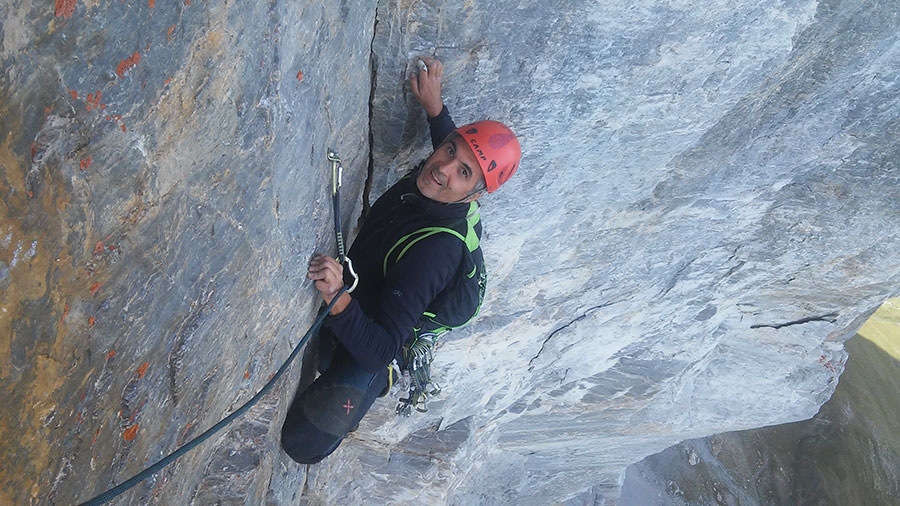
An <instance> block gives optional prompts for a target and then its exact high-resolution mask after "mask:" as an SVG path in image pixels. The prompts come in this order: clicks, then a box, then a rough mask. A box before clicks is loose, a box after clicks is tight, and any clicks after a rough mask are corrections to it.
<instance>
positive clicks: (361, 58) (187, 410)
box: [0, 0, 375, 504]
mask: <svg viewBox="0 0 900 506" xmlns="http://www.w3.org/2000/svg"><path fill="white" fill-rule="evenodd" d="M52 5H53V4H52V3H50V4H48V3H46V2H44V3H40V4H39V3H32V2H3V3H2V5H0V12H2V18H3V20H4V24H3V32H2V33H3V36H2V41H3V46H2V53H0V58H2V67H3V69H4V70H3V74H2V81H0V97H2V98H0V104H2V106H0V112H2V127H0V164H2V175H0V192H2V195H3V203H2V207H0V219H2V222H0V286H2V289H3V296H2V314H0V372H2V392H3V394H2V395H3V400H4V404H5V405H6V407H5V408H4V409H3V410H2V412H0V434H2V437H3V439H4V441H6V443H5V444H4V447H3V455H4V458H3V459H2V463H0V482H2V487H0V490H2V492H0V503H2V504H30V503H34V504H73V503H74V502H75V501H76V500H86V499H89V498H90V497H92V496H93V495H94V494H97V493H100V492H102V491H103V490H104V489H106V488H107V487H109V486H111V485H114V484H117V483H119V482H121V481H124V480H125V479H127V478H129V477H130V476H132V475H133V474H135V473H136V472H138V471H139V470H141V469H142V468H143V467H144V466H146V465H148V464H150V463H152V462H154V461H156V460H157V459H159V458H160V457H162V456H163V455H165V454H167V453H169V452H170V451H172V450H174V449H175V448H176V447H177V445H180V444H183V443H184V442H186V441H187V440H189V439H190V438H192V437H193V436H196V435H198V434H199V433H200V432H201V431H203V430H205V429H206V428H208V427H209V426H211V425H213V424H214V423H215V422H217V421H218V420H219V419H220V418H222V417H223V416H224V415H225V414H227V413H228V412H230V411H232V410H234V409H235V408H236V407H237V406H239V405H240V404H241V403H242V402H243V401H244V400H246V399H248V398H249V397H250V396H251V394H253V393H255V392H256V391H257V390H258V389H259V388H260V387H261V386H262V385H263V384H264V383H265V381H266V379H267V377H268V376H269V375H270V374H271V373H273V372H274V371H275V370H276V369H277V368H278V366H279V365H280V364H281V362H282V361H283V360H284V358H286V357H287V355H288V353H289V352H290V350H291V347H292V346H293V345H294V344H295V343H296V342H297V339H298V338H299V337H300V335H302V333H303V332H305V330H306V327H307V326H308V325H309V321H310V316H311V315H312V314H313V312H314V311H315V309H316V308H315V306H316V305H317V301H316V300H315V298H314V297H313V296H312V293H311V292H310V291H309V290H310V287H309V284H308V283H307V282H306V281H305V280H304V279H305V278H304V274H305V272H306V259H307V258H308V255H309V254H310V253H312V251H313V250H315V249H331V248H333V247H334V246H333V241H334V239H333V238H332V234H331V226H332V225H331V215H330V207H329V206H328V196H329V193H330V191H329V188H330V187H329V185H330V177H331V173H330V167H329V165H328V164H327V161H326V159H325V152H326V148H327V147H329V146H331V147H333V148H335V149H337V150H338V151H339V152H340V153H341V154H342V155H343V156H344V158H345V159H346V160H347V166H348V167H352V168H356V169H357V172H356V174H355V176H354V177H348V180H347V182H346V187H345V191H346V192H347V195H348V196H352V195H358V194H359V193H360V192H361V190H362V186H363V182H364V180H365V166H366V164H367V163H368V161H367V160H368V107H367V102H368V98H369V94H370V86H369V76H370V64H369V55H370V45H371V40H372V19H373V17H374V8H375V6H374V3H370V4H368V5H365V4H360V5H356V4H355V5H354V6H353V7H352V8H351V7H350V6H349V3H347V2H328V3H319V2H282V3H269V2H252V3H244V2H241V3H223V2H212V3H206V2H198V1H193V2H191V1H184V2H182V1H181V0H179V1H177V2H154V1H152V0H151V1H149V2H146V1H145V2H134V3H130V2H127V3H126V2H86V3H81V2H75V1H74V0H72V1H58V2H56V6H57V9H56V10H55V11H54V9H53V8H52ZM291 376H292V377H291V378H290V379H289V380H288V381H286V382H282V383H281V384H280V385H279V387H278V389H277V391H276V394H275V395H273V396H270V397H269V398H267V399H266V400H265V401H264V402H263V403H261V405H259V406H257V407H256V408H254V409H253V410H252V411H251V412H250V413H249V414H248V415H247V416H245V417H244V418H243V419H242V420H241V421H240V422H239V423H237V424H234V425H233V426H232V427H229V429H228V430H227V431H224V432H223V433H222V435H221V436H217V437H216V438H214V439H213V440H212V441H210V442H208V443H207V444H205V445H204V446H202V447H201V448H200V449H198V450H196V451H194V452H193V453H191V454H189V455H188V456H186V457H185V458H183V459H181V460H180V461H179V462H177V463H176V464H174V465H172V466H170V467H169V468H167V469H166V470H164V471H163V472H162V473H160V474H159V475H157V477H156V479H155V480H148V481H146V482H144V483H142V484H141V485H140V486H139V487H137V489H136V491H135V492H131V493H130V495H129V496H126V498H124V499H123V500H122V502H121V503H122V504H140V503H147V502H155V501H156V499H155V498H158V501H159V503H161V504H188V503H189V502H191V500H194V501H195V503H196V504H215V503H218V504H233V503H244V502H245V501H246V502H247V503H248V504H262V503H264V502H265V499H264V498H265V497H266V496H267V495H268V484H269V483H270V481H271V475H272V473H273V472H279V471H280V470H281V469H284V466H285V463H286V462H290V459H288V458H286V457H285V456H284V455H283V454H281V453H280V452H278V451H275V449H276V448H278V446H277V444H278V442H277V437H276V436H277V434H278V429H279V428H280V418H281V417H282V416H283V411H284V408H285V407H286V403H287V402H288V401H289V400H290V397H291V395H293V388H294V385H293V384H292V383H294V382H296V381H297V377H298V376H299V370H298V368H294V373H293V374H292V375H291ZM291 473H292V474H291V476H290V477H289V478H290V480H293V481H294V482H297V483H301V484H302V482H303V479H304V477H305V471H304V469H303V468H301V467H299V466H293V467H291ZM290 480H289V481H290ZM281 488H282V491H280V492H279V494H285V496H286V497H291V495H292V494H294V493H297V492H298V491H299V485H298V486H294V487H293V489H292V490H288V489H289V488H290V485H289V484H288V485H283V486H282V487H281ZM283 490H287V492H283ZM281 502H282V503H283V504H288V503H291V501H288V500H285V501H281Z"/></svg>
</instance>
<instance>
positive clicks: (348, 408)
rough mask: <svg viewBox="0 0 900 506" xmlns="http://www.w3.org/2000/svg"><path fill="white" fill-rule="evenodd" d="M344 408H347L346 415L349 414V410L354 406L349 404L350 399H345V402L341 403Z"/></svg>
mask: <svg viewBox="0 0 900 506" xmlns="http://www.w3.org/2000/svg"><path fill="white" fill-rule="evenodd" d="M343 407H344V408H347V415H348V416H349V415H350V410H351V409H353V408H354V406H353V404H350V399H347V404H344V405H343Z"/></svg>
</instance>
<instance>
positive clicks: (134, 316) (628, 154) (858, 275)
mask: <svg viewBox="0 0 900 506" xmlns="http://www.w3.org/2000/svg"><path fill="white" fill-rule="evenodd" d="M607 4H608V5H607ZM612 4H613V3H611V2H606V3H603V4H602V5H601V4H598V3H596V2H577V1H566V0H559V1H554V2H550V3H549V4H548V3H547V2H538V1H536V0H535V1H531V0H524V1H520V2H514V3H513V2H504V3H500V2H471V1H449V2H437V1H433V0H425V1H417V2H410V1H395V2H387V1H381V2H379V3H378V4H377V6H376V3H375V2H370V3H355V4H353V3H350V2H345V1H342V2H287V3H271V2H237V3H234V4H222V3H213V4H201V3H200V2H191V1H184V2H178V3H177V4H175V5H170V4H166V5H163V3H162V2H160V3H159V4H158V5H157V4H156V2H155V1H154V0H149V1H148V2H147V3H135V4H127V3H109V4H101V3H94V2H85V3H76V2H74V1H68V0H59V1H57V2H56V4H55V9H54V10H51V9H49V7H48V6H46V5H42V6H35V5H31V3H29V2H22V3H17V4H12V3H9V2H8V3H6V4H4V5H3V6H0V12H2V13H3V19H4V20H5V21H4V23H3V25H2V44H3V45H2V48H0V58H2V62H3V68H4V73H3V74H2V76H0V94H2V96H0V103H2V104H3V105H2V107H0V114H2V116H0V134H2V136H0V164H2V166H3V171H2V179H0V190H2V194H3V208H2V213H0V220H2V221H0V288H2V289H3V299H2V313H0V378H2V380H0V381H2V389H3V398H4V401H5V404H6V407H5V409H4V410H3V412H2V413H0V435H2V436H3V437H4V439H5V440H6V441H7V443H6V444H5V446H4V448H3V452H4V455H12V456H14V457H15V458H4V459H3V462H2V464H0V481H2V483H3V487H2V489H0V490H2V492H0V494H2V495H0V503H4V504H6V503H9V504H29V503H34V504H69V503H72V502H76V501H82V500H86V499H89V498H90V497H92V496H93V495H95V494H97V493H99V492H102V491H103V490H105V489H106V488H108V487H110V486H112V485H115V484H117V483H120V482H122V481H124V480H125V479H127V478H128V477H130V476H132V475H133V474H135V473H136V472H138V471H140V470H141V469H142V468H143V467H145V466H146V465H148V464H149V463H152V462H153V461H155V460H157V459H158V458H160V457H161V456H163V455H165V454H167V453H169V452H171V451H172V450H174V449H175V448H176V447H178V446H179V445H180V444H183V443H184V442H186V441H187V440H189V439H190V438H192V437H194V436H196V435H197V434H199V433H200V432H201V431H202V430H205V429H206V428H207V427H209V426H211V425H212V424H214V423H215V422H217V421H218V420H219V419H221V418H222V417H223V416H224V415H226V414H227V413H229V412H231V411H233V410H234V409H236V408H237V407H238V406H240V405H241V404H242V403H243V402H244V401H245V400H246V399H248V398H249V397H250V396H251V395H252V394H253V393H254V392H256V391H257V390H259V388H261V386H262V385H263V384H264V383H265V381H266V379H267V377H268V375H269V374H271V372H273V371H274V370H275V369H277V367H278V366H279V365H280V364H281V362H282V361H283V360H284V358H285V357H287V355H288V354H289V352H290V350H291V348H292V346H293V345H294V344H296V342H297V340H298V339H299V337H300V335H302V333H303V332H304V331H305V330H306V328H307V327H308V325H309V323H310V322H311V319H312V315H313V313H314V311H315V309H316V307H317V304H318V303H317V300H316V297H315V294H314V293H313V291H312V289H311V287H310V285H309V283H308V282H306V281H305V280H304V277H303V276H304V274H305V263H306V259H307V258H308V255H309V254H310V253H312V252H313V251H314V250H322V251H331V250H333V248H334V245H333V239H332V238H331V232H330V228H331V223H330V220H331V216H330V211H329V205H328V184H329V178H330V173H329V167H328V166H327V164H326V162H325V150H326V148H327V147H329V146H331V147H334V148H336V149H337V150H338V151H339V152H340V153H341V154H342V155H343V156H344V158H345V160H346V163H345V165H347V166H348V167H350V168H351V169H352V171H351V172H349V173H348V174H345V177H344V182H345V187H344V190H343V191H344V195H345V197H346V199H345V200H347V205H345V209H349V208H350V207H352V206H351V205H350V204H349V202H350V201H354V202H355V201H357V198H358V197H359V195H361V193H362V192H363V185H364V182H365V172H364V170H363V168H364V167H366V166H367V165H368V164H369V160H370V159H371V161H372V164H371V165H372V177H371V186H372V188H373V190H372V198H373V199H374V197H376V196H377V195H378V194H379V193H380V191H382V190H383V189H384V188H385V187H386V186H387V185H388V184H389V183H390V182H392V181H393V180H395V179H396V178H397V177H398V176H399V174H401V173H402V171H404V170H406V169H407V168H408V167H409V166H410V165H411V164H412V163H415V162H416V161H418V160H419V159H421V158H422V157H423V156H425V155H427V153H428V149H427V147H426V146H427V140H426V139H427V130H426V125H425V121H424V116H423V113H422V112H421V111H420V109H418V108H417V107H416V106H415V105H414V100H413V99H412V97H411V95H410V94H409V92H408V90H407V89H406V87H405V84H404V83H405V79H404V77H405V73H406V68H407V65H408V61H409V58H410V57H411V56H414V55H416V54H422V53H430V54H434V55H436V56H437V57H438V58H440V59H441V60H442V61H443V62H444V63H445V68H446V72H445V77H446V78H445V81H446V86H445V100H446V102H447V104H448V105H449V107H450V108H451V111H452V113H453V114H454V116H455V118H456V119H457V122H458V123H462V122H465V121H469V120H475V119H479V118H481V117H493V118H497V119H501V120H504V121H506V122H508V123H509V124H511V125H512V126H513V127H514V129H515V130H516V132H517V133H518V134H519V135H520V138H521V140H522V144H523V148H524V156H525V159H524V163H523V165H522V168H521V169H520V171H519V172H518V173H517V175H516V177H515V178H514V179H513V180H512V181H511V182H510V183H508V184H507V185H506V186H504V188H503V189H501V190H500V191H499V192H498V193H496V194H493V195H491V196H489V197H488V198H486V199H485V200H484V208H483V212H482V216H483V219H484V224H485V233H486V235H485V240H484V247H485V253H486V258H487V261H488V268H489V274H490V281H489V283H490V284H489V295H488V300H487V301H486V304H485V307H484V308H483V312H482V315H481V318H480V319H479V320H478V321H477V323H475V324H474V325H473V326H472V327H470V328H469V329H467V330H463V331H459V332H457V333H456V335H453V336H452V337H451V338H450V339H448V340H447V342H445V343H444V345H443V347H442V348H441V349H440V351H439V353H438V359H437V363H436V365H435V368H436V369H437V376H438V378H439V381H440V382H441V384H442V385H443V386H444V392H445V393H444V394H443V395H442V397H441V398H439V399H436V400H435V402H433V403H432V404H431V410H430V411H429V412H428V413H427V414H424V415H419V416H414V417H411V418H410V419H406V420H397V419H396V418H395V417H394V415H393V407H394V403H393V401H385V402H380V403H378V404H377V405H376V408H375V409H374V410H373V412H372V413H371V414H370V415H369V416H368V417H367V418H366V419H365V420H364V421H363V423H362V425H361V427H360V429H359V430H358V431H357V432H356V433H354V434H353V435H351V437H350V438H348V440H347V441H346V442H345V443H344V444H343V445H342V446H341V448H339V450H338V451H337V452H335V454H334V455H333V456H332V457H330V458H329V459H327V460H326V461H324V462H323V463H322V464H319V465H316V466H310V467H308V468H307V467H306V466H299V465H296V464H294V463H293V462H292V461H291V460H290V459H289V458H287V457H286V456H285V455H284V454H283V453H281V452H280V450H279V449H278V430H279V427H280V422H281V419H282V417H283V413H284V410H285V408H286V407H287V404H288V403H289V401H290V397H291V395H292V394H293V390H294V386H295V384H296V382H297V381H298V379H299V377H300V369H301V367H300V365H299V364H297V365H295V366H294V367H293V369H292V370H291V373H290V374H289V375H288V377H287V378H286V379H285V380H283V381H282V382H280V383H279V384H278V385H277V386H276V388H275V391H274V392H273V394H271V395H269V396H267V397H266V398H265V399H264V400H263V401H262V402H261V403H260V404H259V405H258V406H257V407H255V408H254V409H253V410H251V411H250V412H249V413H248V414H247V415H246V416H245V417H244V418H242V419H241V420H240V421H238V422H236V423H235V424H233V425H232V426H230V427H229V428H228V429H227V430H226V431H224V432H223V433H222V434H221V435H220V436H217V437H215V438H213V439H211V440H209V441H208V442H207V443H205V444H204V445H203V446H201V447H200V448H199V449H197V450H195V451H193V452H192V453H190V454H189V455H187V456H185V457H183V458H182V459H180V460H179V461H178V462H176V463H175V464H173V465H171V466H169V467H168V468H166V469H165V470H164V471H162V472H160V473H158V474H157V475H156V476H155V477H154V478H153V479H151V480H147V481H145V482H143V483H142V484H141V485H139V486H138V487H136V489H135V490H134V491H131V492H128V493H127V495H126V496H125V497H124V498H123V499H122V500H121V501H122V502H121V503H122V504H151V503H152V504H156V503H159V504H181V503H184V504H187V503H190V502H192V501H193V503H195V504H216V503H218V504H298V503H301V504H302V503H304V502H306V503H311V504H342V503H361V504H376V503H380V504H383V503H396V504H402V503H407V502H411V501H412V500H413V499H417V500H419V501H421V502H422V503H426V504H433V503H450V504H573V505H574V504H613V503H615V502H616V501H617V498H618V495H619V488H620V482H621V479H622V475H623V472H624V469H625V467H626V466H627V465H629V464H631V463H634V462H637V461H639V460H640V459H642V458H643V457H645V456H647V455H650V454H652V453H655V452H658V451H660V450H662V449H663V448H666V447H668V446H670V445H672V444H674V443H677V442H678V441H681V440H684V439H687V438H694V437H701V436H706V435H709V434H713V433H719V432H723V431H730V430H740V429H746V428H752V427H759V426H763V425H772V424H777V423H785V422H790V421H796V420H802V419H805V418H809V417H811V416H812V415H813V414H815V413H816V411H817V410H818V408H819V406H820V405H822V404H823V403H824V402H825V401H826V400H827V399H828V398H829V397H830V395H831V393H832V391H833V389H834V387H835V384H836V380H837V377H838V375H839V374H840V372H841V371H842V369H843V362H844V360H845V358H846V353H845V351H844V350H843V346H842V343H843V341H844V340H845V339H846V338H847V337H849V336H850V335H852V334H853V333H854V332H855V330H856V328H857V327H858V326H859V324H860V323H861V322H862V321H863V319H864V318H865V317H866V316H868V314H869V313H871V312H872V311H873V310H874V308H875V307H877V306H878V305H879V304H880V303H881V302H882V301H883V300H884V299H886V298H887V297H889V296H892V295H897V289H896V287H897V286H898V282H900V269H898V262H897V259H896V255H895V254H894V252H896V251H897V249H898V246H900V237H898V235H897V233H896V230H895V228H896V227H894V226H893V223H896V222H897V221H898V218H900V205H898V202H900V190H898V188H900V185H898V183H900V175H898V170H897V165H898V159H900V147H898V144H897V143H896V140H895V139H897V138H898V135H900V123H898V121H897V118H898V117H900V85H898V83H897V81H896V78H895V76H896V75H898V73H900V72H898V71H900V64H898V62H900V58H898V53H900V43H898V33H900V29H898V28H900V26H898V25H900V15H898V7H897V6H896V5H895V3H894V2H861V1H834V2H828V3H825V2H821V3H819V2H815V1H811V0H798V1H787V2H785V1H783V0H778V1H775V0H764V1H756V2H741V3H740V4H739V5H735V2H726V1H724V0H722V1H718V0H710V1H708V2H703V5H697V4H696V3H691V2H678V1H675V2H656V1H639V2H637V3H634V2H631V3H629V4H628V5H627V6H625V4H623V6H622V7H617V6H615V5H612ZM373 76H374V80H373ZM370 115H371V116H370ZM370 117H371V123H370ZM370 132H371V134H370ZM370 148H371V154H370V151H369V150H370ZM352 214H356V213H355V211H354V212H353V213H349V212H348V213H346V216H345V218H346V219H348V223H349V218H350V216H351V215H352Z"/></svg>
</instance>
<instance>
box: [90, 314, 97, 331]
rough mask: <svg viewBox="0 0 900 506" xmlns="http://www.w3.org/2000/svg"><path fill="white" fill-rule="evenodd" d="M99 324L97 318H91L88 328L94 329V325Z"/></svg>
mask: <svg viewBox="0 0 900 506" xmlns="http://www.w3.org/2000/svg"><path fill="white" fill-rule="evenodd" d="M95 323H97V318H95V317H93V316H91V317H90V318H88V327H90V328H94V324H95Z"/></svg>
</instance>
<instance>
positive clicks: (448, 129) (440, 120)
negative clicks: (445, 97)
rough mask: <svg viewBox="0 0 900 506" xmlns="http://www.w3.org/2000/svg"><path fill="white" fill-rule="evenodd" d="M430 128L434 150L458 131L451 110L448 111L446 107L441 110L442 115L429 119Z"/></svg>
mask: <svg viewBox="0 0 900 506" xmlns="http://www.w3.org/2000/svg"><path fill="white" fill-rule="evenodd" d="M428 127H429V129H430V130H431V147H432V148H437V147H438V146H440V145H441V143H442V142H444V139H446V138H447V136H448V135H450V134H451V133H452V132H453V131H454V130H456V123H454V122H453V118H451V117H450V110H449V109H447V106H446V105H445V106H444V108H443V109H441V112H440V114H438V115H437V116H435V117H433V118H428Z"/></svg>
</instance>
